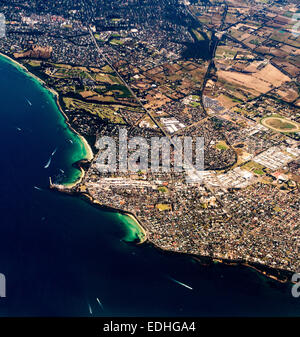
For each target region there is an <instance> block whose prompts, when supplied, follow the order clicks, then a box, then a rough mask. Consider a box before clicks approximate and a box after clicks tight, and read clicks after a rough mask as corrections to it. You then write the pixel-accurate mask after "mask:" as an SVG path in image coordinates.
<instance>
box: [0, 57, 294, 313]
mask: <svg viewBox="0 0 300 337" xmlns="http://www.w3.org/2000/svg"><path fill="white" fill-rule="evenodd" d="M28 101H29V102H30V103H29V102H28ZM0 102H1V105H0V112H1V123H0V143H1V165H0V205H1V220H0V273H3V274H5V276H6V280H7V297H6V298H0V316H91V315H95V316H118V315H123V316H132V315H133V316H143V315H144V316H147V315H150V316H188V315H191V316H218V315H227V316H232V315H246V316H249V315H254V316H260V315H263V316H272V315H278V316H285V315H291V316H295V315H296V316H300V299H294V298H292V296H291V286H290V285H287V284H280V283H278V282H276V281H273V280H270V279H268V278H266V277H264V276H263V275H261V274H259V273H257V272H255V271H253V270H251V269H249V268H246V267H234V266H225V265H223V264H213V265H211V266H203V265H201V264H200V263H198V262H196V261H195V260H194V259H193V258H192V257H190V256H186V255H177V254H166V253H164V252H161V251H160V250H157V249H156V248H154V247H152V246H151V245H149V244H143V245H135V244H132V243H127V242H125V241H126V240H127V238H129V237H131V236H133V235H132V228H129V227H128V223H127V221H126V219H125V218H124V217H123V216H121V215H118V214H114V213H109V212H103V211H100V210H99V209H96V208H94V207H93V206H91V205H90V204H89V203H87V202H85V201H83V200H81V199H80V198H78V197H71V196H67V195H63V194H60V193H57V192H54V191H51V190H49V189H48V179H49V176H52V177H54V179H57V180H64V181H72V180H74V179H76V177H77V176H78V174H79V173H78V172H77V171H76V170H75V169H74V168H72V167H71V164H72V162H74V161H75V160H79V159H81V158H84V156H85V150H84V147H83V145H82V144H81V142H80V140H79V139H78V138H77V136H76V135H74V134H72V133H71V132H70V131H69V130H68V128H67V127H66V126H65V124H64V121H63V118H62V116H61V115H60V113H59V110H58V108H57V106H56V104H55V100H54V97H53V96H52V94H51V93H49V92H48V91H47V90H46V89H44V88H43V87H42V86H41V85H40V84H39V83H38V82H37V81H36V80H35V79H33V78H32V77H30V76H28V75H27V74H25V72H24V71H23V70H20V68H17V67H16V66H14V65H12V63H11V62H9V61H7V60H6V59H4V58H0ZM70 139H71V140H72V142H70V141H69V140H70ZM55 149H57V151H56V153H55V154H54V155H53V156H52V160H51V163H50V166H49V167H48V168H44V166H45V165H46V163H47V162H48V160H49V158H50V156H51V154H52V152H53V151H54V150H55ZM61 170H63V171H64V172H65V175H62V171H61ZM34 186H36V187H38V188H39V189H36V188H34ZM172 279H175V280H178V281H180V282H183V283H185V284H187V285H188V286H190V287H191V288H193V290H191V289H188V288H187V287H184V286H182V285H180V284H178V283H176V282H174V281H173V280H172ZM97 298H99V300H100V301H101V304H102V306H101V305H99V303H98V302H97ZM91 312H92V314H91Z"/></svg>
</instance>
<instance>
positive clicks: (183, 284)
mask: <svg viewBox="0 0 300 337" xmlns="http://www.w3.org/2000/svg"><path fill="white" fill-rule="evenodd" d="M168 278H169V279H170V280H171V281H173V282H175V283H177V284H179V285H181V286H182V287H185V288H187V289H189V290H193V288H192V287H190V286H188V285H187V284H185V283H182V282H180V281H177V280H175V279H174V278H172V277H170V276H168Z"/></svg>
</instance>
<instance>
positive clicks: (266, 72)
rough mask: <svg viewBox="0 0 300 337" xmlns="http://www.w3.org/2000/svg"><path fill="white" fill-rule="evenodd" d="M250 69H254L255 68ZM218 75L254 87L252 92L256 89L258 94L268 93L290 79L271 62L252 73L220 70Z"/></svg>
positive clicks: (242, 85) (235, 82)
mask: <svg viewBox="0 0 300 337" xmlns="http://www.w3.org/2000/svg"><path fill="white" fill-rule="evenodd" d="M250 69H251V70H252V69H253V68H250ZM217 75H218V76H219V77H220V78H221V79H223V80H224V81H226V82H230V83H232V84H234V85H237V86H241V87H243V88H248V89H252V90H250V91H251V92H253V90H254V91H255V92H257V93H258V94H260V93H266V92H268V91H269V90H271V89H272V88H273V87H278V86H280V85H281V84H283V83H284V82H288V81H290V78H289V77H288V76H286V75H284V74H283V73H282V72H281V71H279V70H278V69H277V68H275V67H274V66H272V65H271V64H268V65H267V66H265V67H264V68H263V69H261V70H257V71H256V72H253V73H252V74H251V75H250V74H243V73H239V72H234V71H225V70H219V71H218V72H217Z"/></svg>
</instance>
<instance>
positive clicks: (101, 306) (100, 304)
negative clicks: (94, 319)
mask: <svg viewBox="0 0 300 337" xmlns="http://www.w3.org/2000/svg"><path fill="white" fill-rule="evenodd" d="M97 302H98V304H99V306H100V308H101V309H102V310H104V307H103V305H102V303H101V302H100V300H99V298H98V297H97Z"/></svg>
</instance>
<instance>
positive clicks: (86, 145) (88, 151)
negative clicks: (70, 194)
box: [0, 52, 94, 189]
mask: <svg viewBox="0 0 300 337" xmlns="http://www.w3.org/2000/svg"><path fill="white" fill-rule="evenodd" d="M0 56H2V57H4V58H6V59H8V60H9V61H10V62H12V63H13V64H14V65H15V66H17V67H18V68H21V69H22V70H24V71H25V72H26V73H27V75H29V76H31V77H33V78H34V79H36V80H37V81H38V82H39V83H40V84H41V85H42V86H43V87H44V88H45V89H47V90H48V91H50V92H51V93H52V95H54V96H55V101H56V104H57V107H58V109H59V111H60V112H61V114H62V115H63V117H64V119H65V123H66V124H67V125H68V127H69V129H70V130H71V131H72V132H73V133H75V134H76V135H77V136H78V137H79V138H80V140H81V142H82V143H83V145H84V148H85V152H86V158H82V159H87V160H88V161H91V160H93V158H94V154H93V151H92V149H91V147H90V145H89V143H88V142H87V140H86V139H85V138H84V137H83V136H82V135H80V134H79V133H78V132H77V131H76V130H75V129H74V128H73V127H72V126H71V124H70V123H69V118H68V116H67V115H66V114H65V113H64V111H63V109H62V107H61V105H60V104H59V94H58V92H56V91H55V90H54V89H52V88H49V87H48V86H47V84H46V83H45V82H44V81H43V80H42V79H40V78H39V77H37V76H36V75H34V74H33V73H31V72H30V71H29V70H28V69H27V68H26V67H25V66H24V65H23V64H21V63H19V62H18V61H16V60H14V59H13V58H11V57H9V56H7V55H5V54H3V53H1V52H0ZM81 172H82V173H81V177H80V179H78V180H77V181H75V182H74V183H71V184H65V186H66V187H67V188H70V189H71V188H73V187H75V186H76V185H78V184H79V183H80V182H81V181H82V179H83V177H84V170H83V169H81Z"/></svg>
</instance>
